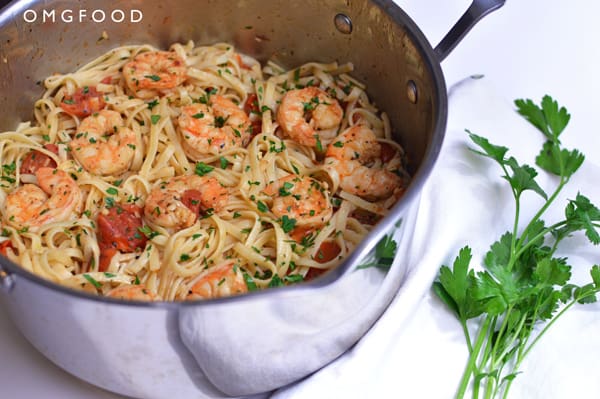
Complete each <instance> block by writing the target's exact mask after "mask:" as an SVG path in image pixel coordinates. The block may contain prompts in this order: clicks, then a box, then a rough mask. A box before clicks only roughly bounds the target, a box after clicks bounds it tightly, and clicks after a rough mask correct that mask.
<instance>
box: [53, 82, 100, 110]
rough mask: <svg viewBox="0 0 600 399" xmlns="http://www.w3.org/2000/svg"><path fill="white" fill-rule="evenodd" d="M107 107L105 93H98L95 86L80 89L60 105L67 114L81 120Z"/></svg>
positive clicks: (66, 97)
mask: <svg viewBox="0 0 600 399" xmlns="http://www.w3.org/2000/svg"><path fill="white" fill-rule="evenodd" d="M105 105H106V103H105V102H104V93H100V92H99V91H97V90H96V87H94V86H84V87H80V88H78V89H77V90H76V91H75V93H73V95H72V96H65V98H64V99H63V100H62V102H61V103H60V106H61V108H62V109H64V110H65V112H66V113H67V114H69V115H73V116H77V117H80V118H83V117H86V116H90V115H91V114H93V113H94V112H98V111H100V110H101V109H103V108H104V106H105Z"/></svg>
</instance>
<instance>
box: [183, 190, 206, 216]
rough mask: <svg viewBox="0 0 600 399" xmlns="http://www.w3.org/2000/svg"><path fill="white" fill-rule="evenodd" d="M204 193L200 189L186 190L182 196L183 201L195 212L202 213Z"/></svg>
mask: <svg viewBox="0 0 600 399" xmlns="http://www.w3.org/2000/svg"><path fill="white" fill-rule="evenodd" d="M201 200H202V193H201V192H200V191H198V190H185V191H184V192H183V195H182V196H181V202H183V205H185V206H187V207H188V208H189V209H190V210H191V211H192V212H194V214H196V215H199V214H200V208H201Z"/></svg>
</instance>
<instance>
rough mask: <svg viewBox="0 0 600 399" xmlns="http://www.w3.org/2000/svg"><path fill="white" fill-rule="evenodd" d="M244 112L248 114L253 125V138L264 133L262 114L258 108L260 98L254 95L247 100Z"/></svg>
mask: <svg viewBox="0 0 600 399" xmlns="http://www.w3.org/2000/svg"><path fill="white" fill-rule="evenodd" d="M244 112H245V113H246V114H248V117H249V118H250V123H251V124H252V137H254V136H256V135H257V134H259V133H260V132H261V131H262V114H261V112H260V108H259V107H258V97H257V95H256V94H254V93H252V94H250V95H249V96H248V98H246V102H244Z"/></svg>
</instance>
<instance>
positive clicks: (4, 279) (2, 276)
mask: <svg viewBox="0 0 600 399" xmlns="http://www.w3.org/2000/svg"><path fill="white" fill-rule="evenodd" d="M14 285H15V279H14V278H13V276H11V275H10V274H7V273H6V272H5V271H4V270H2V269H0V288H1V289H2V290H3V291H4V292H6V293H9V292H10V291H11V290H12V289H13V287H14Z"/></svg>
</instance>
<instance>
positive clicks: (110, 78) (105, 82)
mask: <svg viewBox="0 0 600 399" xmlns="http://www.w3.org/2000/svg"><path fill="white" fill-rule="evenodd" d="M100 83H104V84H106V85H109V84H112V77H110V76H107V77H105V78H104V79H102V80H101V81H100Z"/></svg>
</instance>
